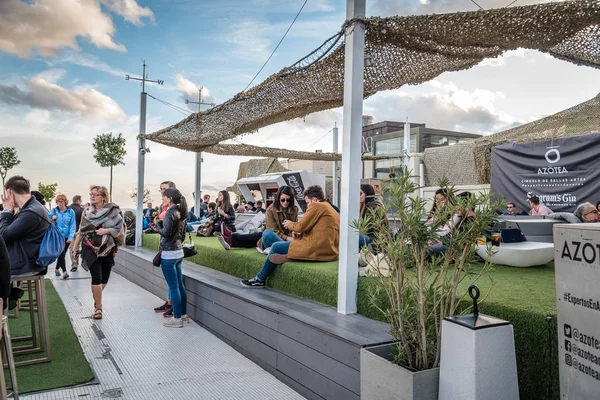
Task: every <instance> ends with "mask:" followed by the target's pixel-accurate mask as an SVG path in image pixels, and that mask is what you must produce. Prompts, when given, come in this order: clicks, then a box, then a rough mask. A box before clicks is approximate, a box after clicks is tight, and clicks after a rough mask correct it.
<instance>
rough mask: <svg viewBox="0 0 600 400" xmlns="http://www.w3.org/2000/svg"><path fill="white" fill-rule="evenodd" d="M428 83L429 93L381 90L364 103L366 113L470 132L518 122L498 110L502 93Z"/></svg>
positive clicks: (499, 127)
mask: <svg viewBox="0 0 600 400" xmlns="http://www.w3.org/2000/svg"><path fill="white" fill-rule="evenodd" d="M426 85H428V86H430V87H431V90H430V91H428V92H427V93H417V94H409V93H407V92H406V91H401V90H391V91H386V92H381V93H379V94H377V95H375V96H373V97H372V98H370V99H368V100H367V101H366V102H365V112H364V113H365V114H368V115H372V116H373V117H374V119H375V121H376V122H377V121H385V120H388V121H403V120H404V119H405V118H406V117H408V118H409V120H410V122H413V123H426V124H427V126H428V127H431V128H439V129H448V130H456V131H461V132H468V133H480V134H489V133H494V132H497V131H499V130H502V129H506V128H508V127H511V126H514V125H515V124H518V123H519V122H518V121H516V120H515V118H513V117H512V116H510V115H508V114H506V113H503V112H500V111H498V110H497V103H498V102H500V101H502V100H503V99H504V94H503V93H501V92H492V91H489V90H484V89H478V88H477V89H474V90H472V91H467V90H463V89H459V88H458V87H456V85H455V84H454V83H447V84H443V83H440V82H439V81H436V80H433V81H431V82H428V83H427V84H426Z"/></svg>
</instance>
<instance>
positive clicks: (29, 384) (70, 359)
mask: <svg viewBox="0 0 600 400" xmlns="http://www.w3.org/2000/svg"><path fill="white" fill-rule="evenodd" d="M24 298H27V295H25V296H24ZM46 302H47V305H48V323H49V327H50V346H51V355H52V361H51V362H47V363H42V364H34V365H27V366H23V367H17V385H18V388H19V393H27V392H35V391H39V390H48V389H54V388H59V387H64V386H72V385H76V384H80V383H84V382H89V381H90V380H92V379H94V374H93V373H92V369H91V368H90V365H89V364H88V362H87V360H86V358H85V356H84V355H83V350H82V349H81V345H80V344H79V340H78V339H77V336H76V335H75V331H73V327H72V326H71V321H70V319H69V315H68V314H67V310H66V309H65V306H64V305H63V303H62V300H61V299H60V297H59V296H58V293H56V290H55V289H54V286H53V285H52V282H51V281H48V280H47V281H46ZM36 320H37V318H36ZM8 326H9V329H10V335H11V337H17V336H27V335H31V327H30V319H29V312H28V311H22V310H21V311H19V317H18V318H12V317H9V319H8ZM26 343H27V342H19V343H16V344H15V343H13V347H14V346H16V345H22V344H26ZM40 354H41V353H33V354H27V355H20V356H16V357H15V361H21V360H27V359H34V358H39V356H40ZM7 371H8V369H7V370H5V378H6V384H7V386H10V378H9V375H8V372H7Z"/></svg>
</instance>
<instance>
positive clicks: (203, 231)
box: [196, 224, 215, 237]
mask: <svg viewBox="0 0 600 400" xmlns="http://www.w3.org/2000/svg"><path fill="white" fill-rule="evenodd" d="M214 230H215V226H214V224H209V225H204V226H200V227H199V228H198V231H197V232H196V236H205V237H209V236H212V233H213V231H214Z"/></svg>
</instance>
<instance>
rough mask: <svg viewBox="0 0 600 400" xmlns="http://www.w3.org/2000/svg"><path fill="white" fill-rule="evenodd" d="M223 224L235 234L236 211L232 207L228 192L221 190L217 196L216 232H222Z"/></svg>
mask: <svg viewBox="0 0 600 400" xmlns="http://www.w3.org/2000/svg"><path fill="white" fill-rule="evenodd" d="M221 223H224V224H225V226H227V228H229V230H230V231H231V232H235V210H234V209H233V206H232V205H231V200H229V192H227V190H221V191H220V192H219V195H218V196H217V211H216V216H215V232H221Z"/></svg>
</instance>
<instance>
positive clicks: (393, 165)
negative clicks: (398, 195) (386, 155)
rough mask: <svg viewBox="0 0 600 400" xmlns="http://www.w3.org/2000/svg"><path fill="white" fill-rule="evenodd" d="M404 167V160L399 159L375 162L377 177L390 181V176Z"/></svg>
mask: <svg viewBox="0 0 600 400" xmlns="http://www.w3.org/2000/svg"><path fill="white" fill-rule="evenodd" d="M402 165H403V164H402V160H401V159H399V158H395V159H392V160H377V161H375V177H376V178H378V179H389V177H390V174H391V173H392V172H394V171H400V170H401V168H402Z"/></svg>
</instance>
